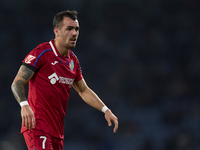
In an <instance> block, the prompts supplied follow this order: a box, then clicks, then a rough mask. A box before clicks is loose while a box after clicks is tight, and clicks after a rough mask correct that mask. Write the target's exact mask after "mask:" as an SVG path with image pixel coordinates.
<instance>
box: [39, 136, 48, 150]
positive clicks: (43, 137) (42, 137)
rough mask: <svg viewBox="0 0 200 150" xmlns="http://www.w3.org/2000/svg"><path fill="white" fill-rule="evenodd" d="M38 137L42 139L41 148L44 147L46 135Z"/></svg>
mask: <svg viewBox="0 0 200 150" xmlns="http://www.w3.org/2000/svg"><path fill="white" fill-rule="evenodd" d="M40 139H43V141H42V149H45V143H46V140H47V137H46V136H40Z"/></svg>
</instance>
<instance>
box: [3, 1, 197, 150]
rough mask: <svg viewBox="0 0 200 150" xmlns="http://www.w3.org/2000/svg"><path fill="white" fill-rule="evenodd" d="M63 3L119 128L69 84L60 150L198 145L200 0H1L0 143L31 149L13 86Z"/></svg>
mask: <svg viewBox="0 0 200 150" xmlns="http://www.w3.org/2000/svg"><path fill="white" fill-rule="evenodd" d="M66 9H70V10H74V9H75V10H77V11H78V12H79V15H78V18H79V23H80V35H79V39H78V43H77V46H76V48H74V49H72V50H73V51H74V52H75V54H76V55H77V56H78V58H79V61H80V64H81V67H82V70H83V76H84V78H85V80H86V82H87V84H88V85H89V87H91V89H93V90H94V91H95V92H96V93H97V94H98V95H99V96H100V98H101V99H102V100H103V101H104V102H105V103H106V104H107V106H108V107H110V108H111V110H112V111H113V112H114V114H115V115H116V116H117V117H118V119H119V130H118V132H117V133H116V134H113V133H112V128H111V127H108V126H107V122H106V121H105V119H104V115H103V113H101V112H99V111H97V110H95V109H93V108H91V107H90V106H88V105H87V104H85V103H84V102H83V101H82V100H81V99H80V97H79V96H78V94H77V93H76V92H75V90H74V89H72V90H71V96H70V100H69V105H68V110H67V114H66V119H65V142H64V150H200V143H199V141H200V100H199V99H200V92H199V90H200V78H199V77H200V42H199V41H200V19H199V16H200V1H199V0H190V1H188V0H181V1H180V0H151V1H145V0H109V1H108V0H95V1H92V0H73V1H64V0H57V1H56V2H54V1H48V0H42V1H41V0H34V1H31V0H18V1H14V0H1V1H0V12H1V13H0V19H1V24H0V33H1V34H0V40H1V42H0V49H1V51H0V57H1V59H0V70H1V73H0V88H1V96H0V120H1V121H0V150H25V149H27V148H26V145H25V142H24V139H23V137H22V135H21V134H20V126H21V116H20V106H19V105H18V103H17V102H16V101H15V99H14V96H13V94H12V92H11V90H10V85H11V83H12V80H13V79H14V77H15V75H16V73H17V71H18V69H19V66H20V65H21V61H22V60H23V59H24V57H25V56H26V55H27V54H28V52H29V51H30V50H32V49H33V48H35V47H36V46H37V45H38V44H40V43H42V42H46V41H50V40H51V39H53V38H54V34H53V26H52V20H53V16H54V15H55V14H56V13H57V12H60V11H62V10H66Z"/></svg>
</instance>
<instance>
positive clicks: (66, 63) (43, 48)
mask: <svg viewBox="0 0 200 150" xmlns="http://www.w3.org/2000/svg"><path fill="white" fill-rule="evenodd" d="M23 65H25V66H27V67H28V68H30V69H32V70H33V71H34V72H35V74H34V76H33V77H32V78H31V79H30V81H29V90H28V99H27V100H28V103H29V105H30V107H31V109H32V110H33V112H34V115H35V120H36V127H35V129H34V130H38V131H44V132H46V133H48V134H50V135H51V136H53V137H56V138H60V139H63V138H64V118H65V114H66V110H67V103H68V99H69V94H70V89H71V87H72V84H73V82H77V81H79V80H81V79H82V78H83V76H82V71H81V67H80V64H79V61H78V58H77V57H76V55H75V54H74V53H73V52H72V51H71V50H69V51H68V54H67V55H66V56H62V55H60V53H59V52H58V50H57V49H56V47H55V45H54V40H51V41H50V42H45V43H42V44H40V45H38V46H37V47H36V48H34V49H33V50H32V51H31V52H30V53H29V54H28V55H27V56H26V57H25V59H24V60H23ZM26 130H27V128H26V127H23V126H22V128H21V133H23V132H24V131H26Z"/></svg>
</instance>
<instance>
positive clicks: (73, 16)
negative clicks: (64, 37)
mask: <svg viewBox="0 0 200 150" xmlns="http://www.w3.org/2000/svg"><path fill="white" fill-rule="evenodd" d="M77 14H78V12H77V11H76V10H72V11H70V10H64V11H61V12H59V13H57V14H56V15H55V16H54V18H53V28H55V27H60V26H62V21H63V18H64V17H69V18H71V19H72V20H77V19H78V17H77Z"/></svg>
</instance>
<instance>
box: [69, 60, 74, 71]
mask: <svg viewBox="0 0 200 150" xmlns="http://www.w3.org/2000/svg"><path fill="white" fill-rule="evenodd" d="M69 68H70V70H71V71H73V70H74V61H73V60H71V61H70V62H69Z"/></svg>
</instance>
